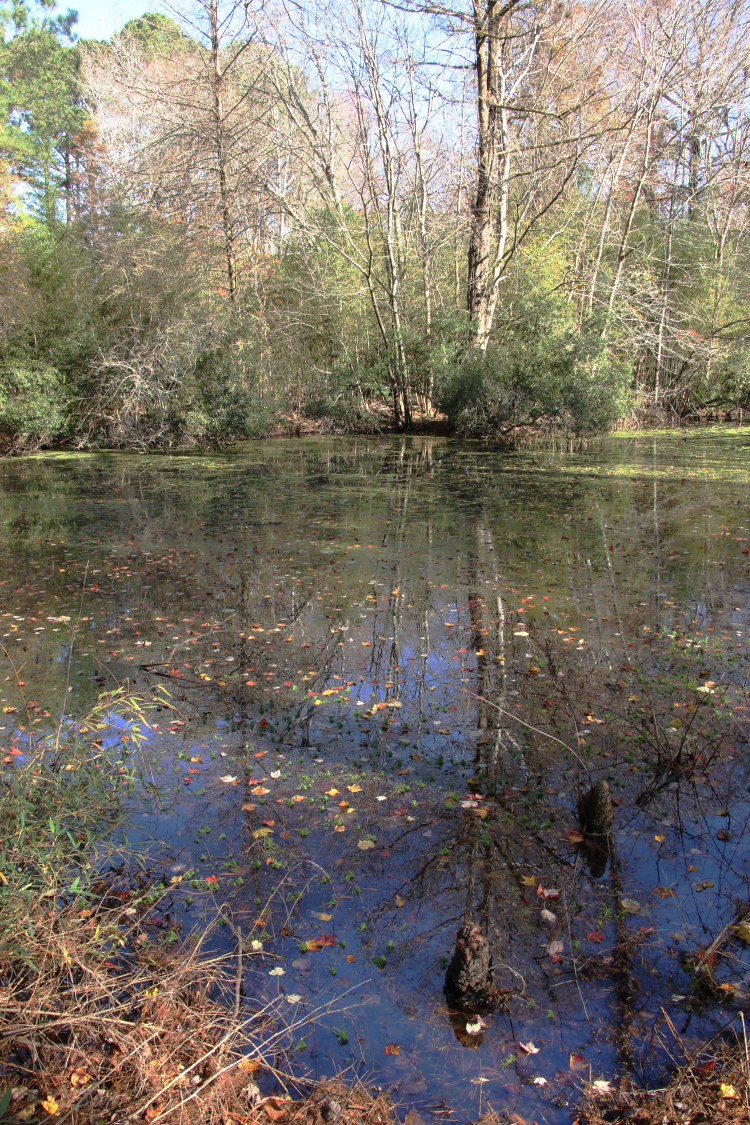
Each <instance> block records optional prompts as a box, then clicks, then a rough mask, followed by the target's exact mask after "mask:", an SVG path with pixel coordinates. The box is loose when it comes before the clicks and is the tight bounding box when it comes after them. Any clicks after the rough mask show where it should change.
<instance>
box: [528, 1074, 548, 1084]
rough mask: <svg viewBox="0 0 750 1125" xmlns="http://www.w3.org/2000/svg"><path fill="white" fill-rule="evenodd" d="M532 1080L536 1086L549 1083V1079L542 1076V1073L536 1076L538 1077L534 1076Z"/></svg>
mask: <svg viewBox="0 0 750 1125" xmlns="http://www.w3.org/2000/svg"><path fill="white" fill-rule="evenodd" d="M531 1081H532V1082H533V1084H534V1085H535V1086H546V1085H547V1079H546V1078H542V1076H541V1074H538V1075H537V1076H536V1078H532V1079H531Z"/></svg>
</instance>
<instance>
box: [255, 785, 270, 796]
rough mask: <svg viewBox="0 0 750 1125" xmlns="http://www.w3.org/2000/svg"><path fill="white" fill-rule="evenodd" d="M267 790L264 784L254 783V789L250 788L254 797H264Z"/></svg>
mask: <svg viewBox="0 0 750 1125" xmlns="http://www.w3.org/2000/svg"><path fill="white" fill-rule="evenodd" d="M268 792H270V790H268V789H266V787H265V786H264V785H256V787H255V789H253V790H252V793H253V796H254V797H264V796H265V795H266V793H268Z"/></svg>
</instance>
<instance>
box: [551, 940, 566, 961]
mask: <svg viewBox="0 0 750 1125" xmlns="http://www.w3.org/2000/svg"><path fill="white" fill-rule="evenodd" d="M564 949H565V943H564V942H562V941H560V939H559V938H555V939H554V940H553V941H551V942H549V944H548V945H547V952H548V953H549V955H550V957H559V956H560V954H561V953H562V951H563V950H564Z"/></svg>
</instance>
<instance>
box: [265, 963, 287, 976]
mask: <svg viewBox="0 0 750 1125" xmlns="http://www.w3.org/2000/svg"><path fill="white" fill-rule="evenodd" d="M268 975H269V977H283V976H284V970H283V969H282V967H281V965H277V966H276V968H275V969H269V970H268Z"/></svg>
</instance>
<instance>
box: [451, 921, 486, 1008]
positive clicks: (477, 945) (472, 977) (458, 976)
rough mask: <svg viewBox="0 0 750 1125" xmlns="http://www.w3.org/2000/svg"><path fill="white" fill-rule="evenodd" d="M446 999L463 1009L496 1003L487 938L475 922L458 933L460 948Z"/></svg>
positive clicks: (457, 947)
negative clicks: (493, 994) (493, 997)
mask: <svg viewBox="0 0 750 1125" xmlns="http://www.w3.org/2000/svg"><path fill="white" fill-rule="evenodd" d="M445 995H446V998H447V1000H448V1002H449V1003H451V1004H456V1005H458V1006H459V1007H472V1006H475V1005H487V1004H489V1003H490V1002H491V1000H492V958H491V957H490V947H489V943H488V941H487V938H486V937H485V936H484V934H483V933H482V931H481V930H480V929H479V926H477V925H476V923H475V922H466V923H464V925H463V926H462V927H461V929H460V930H459V931H458V937H457V938H456V948H455V950H454V952H453V957H452V959H451V963H450V965H449V966H448V971H447V972H446V974H445Z"/></svg>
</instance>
